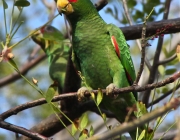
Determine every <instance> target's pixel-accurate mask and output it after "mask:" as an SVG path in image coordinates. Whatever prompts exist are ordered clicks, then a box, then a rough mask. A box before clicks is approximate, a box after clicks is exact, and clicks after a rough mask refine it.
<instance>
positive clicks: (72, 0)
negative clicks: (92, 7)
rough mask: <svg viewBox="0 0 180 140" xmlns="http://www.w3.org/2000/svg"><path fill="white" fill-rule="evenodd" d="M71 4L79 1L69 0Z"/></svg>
mask: <svg viewBox="0 0 180 140" xmlns="http://www.w3.org/2000/svg"><path fill="white" fill-rule="evenodd" d="M69 2H77V0H69Z"/></svg>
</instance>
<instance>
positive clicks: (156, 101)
mask: <svg viewBox="0 0 180 140" xmlns="http://www.w3.org/2000/svg"><path fill="white" fill-rule="evenodd" d="M179 88H180V84H178V85H177V86H176V87H175V88H173V89H171V90H169V91H168V92H166V93H164V94H163V95H162V96H161V97H159V98H157V99H156V100H154V101H152V102H151V103H149V104H148V105H147V108H148V107H150V106H152V105H154V104H157V103H159V102H160V101H161V100H163V99H164V98H166V97H167V96H169V95H170V94H172V93H173V91H176V90H177V89H179Z"/></svg>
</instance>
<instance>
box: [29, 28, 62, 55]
mask: <svg viewBox="0 0 180 140" xmlns="http://www.w3.org/2000/svg"><path fill="white" fill-rule="evenodd" d="M32 32H34V31H32ZM31 38H32V40H33V41H34V42H35V43H37V44H39V45H40V46H41V48H42V49H43V50H44V51H45V52H47V51H50V49H54V48H52V47H53V45H52V44H54V43H59V42H62V41H63V40H64V36H63V34H62V33H61V32H60V31H59V30H58V29H56V28H55V27H53V26H51V25H46V26H42V27H41V28H40V29H39V30H37V31H36V32H35V33H34V34H33V35H32V36H31Z"/></svg>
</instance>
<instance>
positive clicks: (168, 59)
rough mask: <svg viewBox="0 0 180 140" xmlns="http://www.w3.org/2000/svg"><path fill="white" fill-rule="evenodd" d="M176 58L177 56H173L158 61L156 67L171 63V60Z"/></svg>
mask: <svg viewBox="0 0 180 140" xmlns="http://www.w3.org/2000/svg"><path fill="white" fill-rule="evenodd" d="M176 57H177V55H176V54H174V55H172V56H171V57H169V58H167V59H165V60H161V61H159V63H158V65H163V64H166V63H168V62H171V61H172V60H174V59H176Z"/></svg>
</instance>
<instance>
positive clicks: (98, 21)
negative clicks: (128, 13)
mask: <svg viewBox="0 0 180 140" xmlns="http://www.w3.org/2000/svg"><path fill="white" fill-rule="evenodd" d="M68 21H69V23H70V25H71V27H72V33H74V32H75V31H76V30H77V28H78V30H81V31H83V30H86V29H87V27H89V26H91V27H92V28H100V27H99V25H104V24H106V23H105V21H104V20H103V19H102V18H101V16H100V15H99V13H97V11H96V12H95V13H91V14H89V15H86V16H79V17H76V18H73V17H69V18H68Z"/></svg>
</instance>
